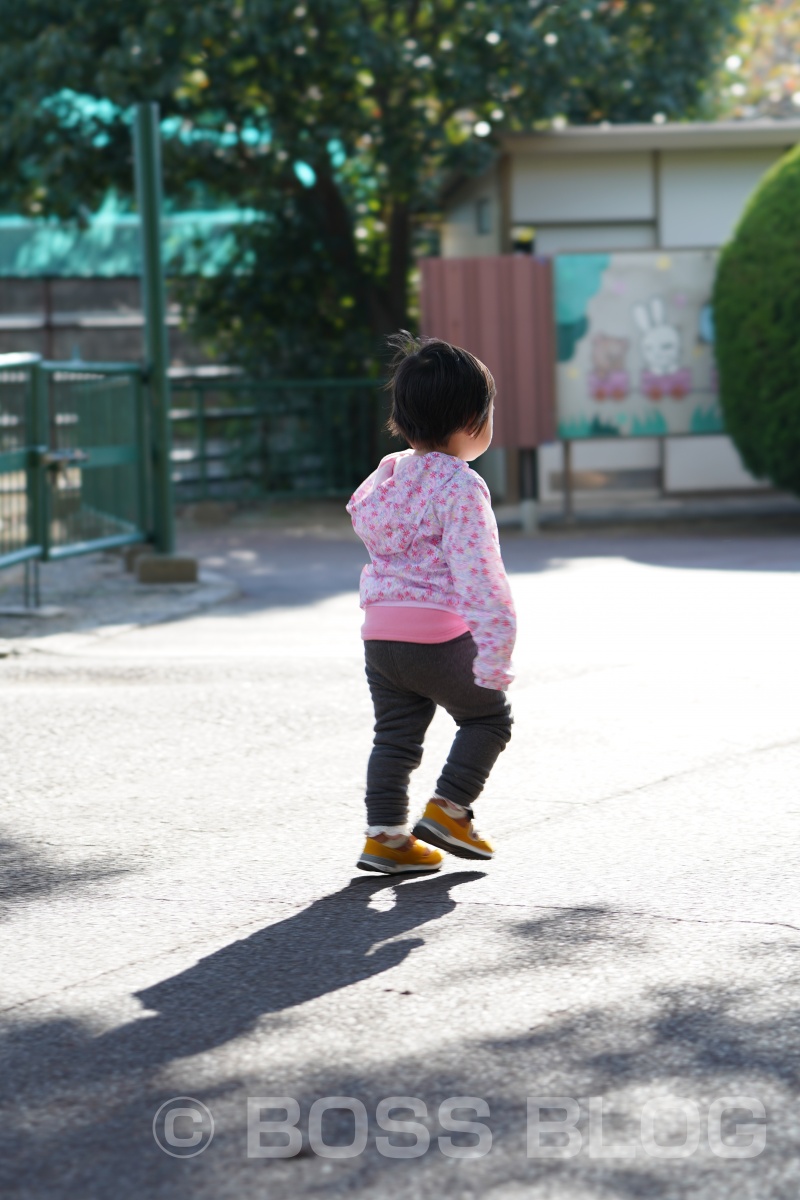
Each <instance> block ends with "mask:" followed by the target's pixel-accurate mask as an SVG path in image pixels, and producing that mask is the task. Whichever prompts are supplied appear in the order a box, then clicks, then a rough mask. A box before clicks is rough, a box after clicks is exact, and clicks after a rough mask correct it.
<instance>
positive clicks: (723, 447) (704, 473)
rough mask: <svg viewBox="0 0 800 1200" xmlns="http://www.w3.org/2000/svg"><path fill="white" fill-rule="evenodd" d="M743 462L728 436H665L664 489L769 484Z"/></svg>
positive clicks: (753, 488) (702, 489)
mask: <svg viewBox="0 0 800 1200" xmlns="http://www.w3.org/2000/svg"><path fill="white" fill-rule="evenodd" d="M769 486H770V485H769V483H767V482H765V481H763V480H758V479H754V478H753V476H752V475H751V474H750V472H749V471H748V470H747V469H746V468H745V467H744V466H743V465H742V460H741V458H740V457H739V452H738V450H737V449H736V447H735V446H734V444H733V442H732V441H731V440H730V438H728V437H724V436H722V435H720V436H719V437H715V436H708V437H692V438H667V439H666V441H665V444H664V490H665V491H666V492H675V493H680V492H727V491H732V492H742V491H744V492H750V491H757V490H762V489H764V488H769Z"/></svg>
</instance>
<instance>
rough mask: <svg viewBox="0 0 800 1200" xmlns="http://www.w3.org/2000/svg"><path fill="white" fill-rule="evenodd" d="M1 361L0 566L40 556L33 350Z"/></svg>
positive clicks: (34, 359) (8, 355)
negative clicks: (35, 455) (31, 352)
mask: <svg viewBox="0 0 800 1200" xmlns="http://www.w3.org/2000/svg"><path fill="white" fill-rule="evenodd" d="M1 361H2V366H0V566H13V565H14V564H15V563H20V562H26V561H28V560H30V559H35V558H40V557H41V555H42V545H41V542H40V541H39V540H38V539H39V535H40V533H41V520H40V515H41V514H40V512H39V509H40V505H41V496H40V491H41V489H40V486H39V480H38V479H37V475H36V470H35V466H34V454H35V446H36V443H37V441H38V439H37V436H36V433H37V431H36V428H35V424H36V413H35V405H34V399H35V397H34V390H33V373H32V366H33V364H34V363H35V362H36V361H37V359H36V356H35V355H31V354H13V355H12V354H7V355H4V356H3V358H2V360H1Z"/></svg>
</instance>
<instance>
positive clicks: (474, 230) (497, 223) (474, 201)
mask: <svg viewBox="0 0 800 1200" xmlns="http://www.w3.org/2000/svg"><path fill="white" fill-rule="evenodd" d="M479 206H481V208H480V210H479ZM479 221H485V222H486V226H487V228H488V231H487V232H486V233H480V232H479V231H478V230H479ZM441 245H442V258H476V257H478V256H482V255H485V254H500V253H501V248H502V206H501V197H500V171H499V168H498V167H497V166H494V167H492V168H491V170H489V171H487V172H486V174H485V175H481V176H480V177H479V178H478V179H473V180H470V182H468V183H466V184H464V186H463V187H462V188H460V189H459V191H458V193H457V195H456V196H455V197H454V199H453V203H452V204H451V205H449V206H448V207H447V209H446V213H445V219H444V222H443V224H442V233H441Z"/></svg>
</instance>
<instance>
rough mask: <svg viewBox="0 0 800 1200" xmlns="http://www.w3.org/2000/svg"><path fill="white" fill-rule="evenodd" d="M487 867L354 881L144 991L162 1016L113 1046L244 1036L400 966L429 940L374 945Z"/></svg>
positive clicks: (171, 1048)
mask: <svg viewBox="0 0 800 1200" xmlns="http://www.w3.org/2000/svg"><path fill="white" fill-rule="evenodd" d="M483 874H484V873H483V872H481V871H458V872H455V873H453V874H448V875H440V876H437V877H436V878H429V879H423V880H419V881H418V882H417V881H415V882H413V883H407V884H406V886H398V882H399V881H398V880H397V879H396V878H395V879H391V880H387V879H385V878H380V879H371V878H370V879H363V880H362V879H358V880H353V881H352V882H351V883H350V884H349V885H348V886H347V887H345V888H342V890H341V891H339V892H335V893H333V895H330V896H324V897H323V898H322V899H321V900H316V901H314V903H313V904H311V905H310V906H309V907H308V908H305V909H303V911H302V912H299V913H297V914H295V915H294V916H291V917H287V918H286V920H285V921H278V922H276V924H274V925H268V926H267V927H266V928H265V929H260V930H259V931H258V932H257V933H254V934H251V935H250V937H248V938H244V939H243V940H242V941H239V942H233V943H231V945H229V946H225V947H224V948H223V949H222V950H217V951H216V953H214V954H211V955H209V956H208V958H202V959H201V960H200V961H199V962H198V963H196V964H195V966H193V967H189V969H188V970H186V971H182V972H181V973H180V975H174V976H173V977H172V978H171V979H165V980H164V981H163V982H161V983H157V984H155V985H154V986H153V987H150V988H146V989H145V990H144V991H142V992H138V993H137V996H138V998H139V999H140V1000H141V1001H142V1003H143V1004H144V1006H145V1007H146V1008H149V1009H154V1010H156V1011H157V1013H158V1016H157V1017H152V1018H148V1019H146V1020H140V1021H136V1022H135V1023H134V1024H133V1025H128V1026H125V1027H124V1029H121V1030H120V1029H117V1030H115V1031H114V1032H113V1033H111V1034H109V1035H107V1036H108V1037H109V1039H110V1043H111V1044H109V1045H108V1046H107V1049H108V1050H109V1051H113V1050H119V1049H122V1046H121V1045H120V1040H122V1041H124V1043H125V1051H126V1053H128V1054H130V1053H131V1052H133V1053H135V1055H136V1057H137V1059H138V1061H139V1062H140V1063H141V1064H144V1063H148V1064H151V1065H155V1064H161V1063H165V1062H169V1061H171V1060H172V1059H174V1058H182V1057H184V1056H187V1055H193V1054H199V1053H201V1052H202V1051H204V1050H208V1049H211V1048H212V1047H213V1046H219V1045H221V1044H223V1043H224V1042H227V1041H230V1040H231V1039H232V1038H235V1037H238V1036H239V1035H240V1034H242V1033H244V1032H246V1031H247V1030H248V1029H250V1028H252V1026H253V1025H254V1024H255V1022H256V1021H257V1019H258V1018H259V1017H261V1016H262V1015H264V1014H266V1013H277V1012H282V1011H283V1010H285V1009H288V1008H292V1007H294V1006H295V1005H298V1004H303V1003H305V1001H307V1000H314V999H316V998H317V997H319V996H324V995H326V994H327V993H329V992H334V991H337V990H338V989H339V988H343V987H348V986H349V985H350V984H352V983H358V982H360V981H361V980H362V979H368V978H370V977H371V976H373V975H379V974H381V972H383V971H388V970H391V968H392V967H396V966H397V965H398V964H399V963H401V962H402V961H403V960H404V959H405V958H407V957H408V955H409V954H410V953H411V951H412V950H414V949H415V948H416V947H417V946H420V945H422V944H423V939H422V938H419V937H415V938H404V939H403V940H402V941H399V942H393V943H392V944H391V945H388V946H381V947H379V948H378V949H377V950H374V951H373V947H374V946H375V945H376V944H377V943H379V942H384V941H386V940H387V939H389V938H394V937H397V935H398V934H402V933H406V932H408V931H409V930H411V929H414V928H416V927H418V926H420V925H424V924H426V923H427V922H428V921H434V920H436V919H437V918H439V917H443V916H445V915H446V914H447V913H449V912H452V911H453V909H454V908H455V907H456V902H455V900H453V899H452V898H451V897H450V894H449V893H450V889H451V888H452V887H454V886H455V885H456V884H459V883H469V882H471V881H472V880H475V879H481V878H483ZM389 888H394V890H395V904H394V905H393V906H392V907H391V908H388V909H385V910H376V909H374V908H371V907H369V901H370V899H371V898H372V897H373V896H376V895H377V894H379V893H381V892H383V891H385V890H387V889H389ZM371 951H373V952H372V953H371ZM100 1040H101V1041H102V1040H103V1039H102V1038H101V1039H100Z"/></svg>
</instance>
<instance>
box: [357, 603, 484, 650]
mask: <svg viewBox="0 0 800 1200" xmlns="http://www.w3.org/2000/svg"><path fill="white" fill-rule="evenodd" d="M463 633H469V626H467V625H465V624H464V622H463V621H462V620H461V617H460V616H459V615H458V613H454V612H449V611H448V610H447V609H443V608H424V607H423V606H422V605H418V604H398V605H394V604H368V605H367V607H366V608H365V610H364V624H363V625H362V626H361V636H362V638H363V639H364V641H365V642H423V643H430V642H450V641H452V640H453V638H457V637H461V635H462V634H463Z"/></svg>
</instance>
